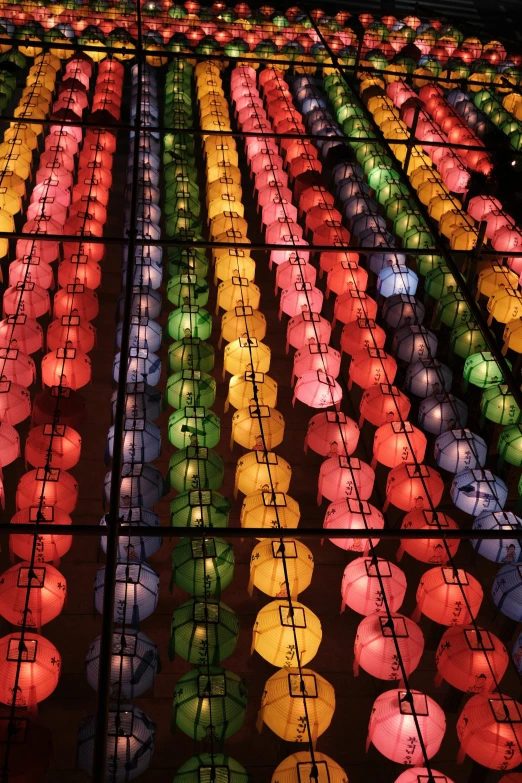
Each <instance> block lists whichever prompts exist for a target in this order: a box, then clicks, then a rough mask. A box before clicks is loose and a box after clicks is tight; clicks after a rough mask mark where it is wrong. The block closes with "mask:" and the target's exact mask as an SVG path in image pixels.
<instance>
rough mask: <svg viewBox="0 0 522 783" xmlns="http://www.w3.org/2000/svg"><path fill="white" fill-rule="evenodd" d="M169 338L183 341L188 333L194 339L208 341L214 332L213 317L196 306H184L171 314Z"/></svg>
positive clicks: (168, 326) (168, 327)
mask: <svg viewBox="0 0 522 783" xmlns="http://www.w3.org/2000/svg"><path fill="white" fill-rule="evenodd" d="M167 331H168V333H169V337H171V338H172V339H173V340H181V339H182V338H183V337H184V336H186V335H187V333H189V334H190V336H191V337H192V338H193V339H199V340H207V339H208V338H209V337H210V334H211V332H212V316H211V315H210V313H208V312H207V311H206V310H205V309H204V308H203V307H200V306H199V305H196V304H183V305H182V306H181V307H179V308H178V309H177V310H174V311H172V312H171V313H169V320H168V325H167Z"/></svg>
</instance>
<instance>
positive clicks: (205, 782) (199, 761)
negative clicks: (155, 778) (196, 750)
mask: <svg viewBox="0 0 522 783" xmlns="http://www.w3.org/2000/svg"><path fill="white" fill-rule="evenodd" d="M213 781H215V783H249V781H250V776H249V774H248V772H247V771H246V769H245V768H244V767H243V766H242V765H241V764H239V762H237V761H235V759H233V758H231V757H230V756H226V755H225V754H223V753H214V754H212V755H211V754H210V753H201V754H200V755H199V756H192V758H191V759H189V760H188V761H186V762H185V764H183V766H181V767H180V768H179V769H178V771H177V772H176V774H175V776H174V783H213Z"/></svg>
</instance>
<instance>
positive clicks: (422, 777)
mask: <svg viewBox="0 0 522 783" xmlns="http://www.w3.org/2000/svg"><path fill="white" fill-rule="evenodd" d="M430 779H432V780H434V781H435V783H453V780H451V779H450V778H448V777H447V775H443V774H442V772H439V771H438V770H436V769H433V767H431V766H430V769H427V768H426V767H410V768H409V769H407V770H406V771H405V772H403V773H402V775H399V777H398V778H397V779H396V781H395V783H430Z"/></svg>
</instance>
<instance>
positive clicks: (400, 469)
mask: <svg viewBox="0 0 522 783" xmlns="http://www.w3.org/2000/svg"><path fill="white" fill-rule="evenodd" d="M443 491H444V482H443V481H442V478H441V477H440V474H439V473H438V472H437V471H436V470H434V469H433V468H430V467H428V465H417V464H411V463H404V464H402V465H399V466H397V467H396V468H392V470H390V472H389V473H388V480H387V482H386V503H385V505H384V508H383V511H386V509H387V508H388V505H389V504H390V503H391V504H392V505H394V506H397V508H401V509H402V510H403V511H410V510H411V509H418V510H422V509H423V508H426V509H430V508H436V507H437V506H438V505H439V503H440V501H441V498H442V493H443Z"/></svg>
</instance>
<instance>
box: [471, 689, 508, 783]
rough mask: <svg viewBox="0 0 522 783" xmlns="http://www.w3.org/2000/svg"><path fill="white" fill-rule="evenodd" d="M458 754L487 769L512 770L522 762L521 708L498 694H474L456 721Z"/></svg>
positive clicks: (506, 697)
mask: <svg viewBox="0 0 522 783" xmlns="http://www.w3.org/2000/svg"><path fill="white" fill-rule="evenodd" d="M457 737H458V738H459V741H460V752H459V755H458V758H457V761H460V762H461V761H463V760H464V758H465V756H469V757H470V758H472V759H473V760H474V761H476V762H478V763H479V764H482V766H483V767H487V768H488V769H499V770H501V771H503V772H504V771H505V770H506V769H514V768H515V767H517V766H518V765H519V764H520V762H521V760H522V751H521V750H520V747H522V705H520V704H519V703H518V702H516V701H515V700H514V699H512V698H511V697H510V696H505V695H504V694H502V693H494V694H491V693H488V694H476V695H475V696H472V697H471V698H470V699H469V701H468V702H466V704H465V705H464V709H463V710H462V712H461V713H460V716H459V718H458V720H457Z"/></svg>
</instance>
